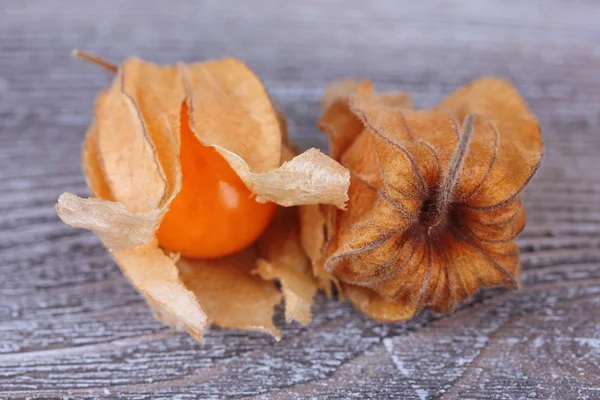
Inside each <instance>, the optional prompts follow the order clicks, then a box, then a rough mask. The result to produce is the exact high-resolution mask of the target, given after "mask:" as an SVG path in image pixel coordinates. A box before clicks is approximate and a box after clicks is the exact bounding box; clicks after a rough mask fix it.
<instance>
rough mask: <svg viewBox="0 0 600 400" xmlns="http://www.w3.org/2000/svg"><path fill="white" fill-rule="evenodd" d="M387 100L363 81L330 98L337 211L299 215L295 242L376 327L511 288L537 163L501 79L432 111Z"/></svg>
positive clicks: (511, 92)
mask: <svg viewBox="0 0 600 400" xmlns="http://www.w3.org/2000/svg"><path fill="white" fill-rule="evenodd" d="M392 98H394V99H396V100H397V99H402V98H403V96H402V95H396V96H393V97H392ZM404 98H406V97H404ZM389 99H390V96H389V95H388V96H382V95H381V94H378V93H376V92H375V91H374V90H373V88H372V86H371V84H370V83H369V82H363V83H360V84H358V83H356V82H355V81H351V80H350V81H349V80H346V81H342V82H341V83H337V84H334V85H332V86H330V87H329V88H328V90H327V91H326V94H325V96H324V101H323V108H324V111H323V115H322V117H321V120H320V121H319V125H320V127H321V128H322V130H323V131H324V132H325V134H327V136H328V137H329V140H330V144H331V154H332V156H333V157H334V159H336V160H338V161H340V163H341V164H342V165H344V166H345V167H347V168H348V169H349V170H350V173H351V184H350V188H349V201H348V205H347V209H346V210H345V211H342V210H335V209H333V208H331V207H321V208H316V207H314V206H311V208H310V209H303V210H302V215H304V217H305V218H304V219H303V224H302V230H303V232H302V237H306V238H312V240H306V241H303V244H304V246H305V248H306V250H307V253H308V254H309V256H310V257H311V261H312V262H313V265H314V264H315V263H316V264H322V265H324V268H323V269H324V273H323V274H322V275H317V276H319V277H321V278H322V279H325V277H326V275H324V274H329V275H330V276H332V277H333V279H337V280H339V281H340V282H341V284H342V287H343V291H344V292H345V295H346V296H347V297H348V298H349V300H350V301H351V302H352V303H354V304H355V305H356V307H357V308H359V309H360V310H361V311H362V312H363V313H365V314H367V315H369V316H371V317H373V318H375V319H379V320H384V321H399V320H406V319H409V318H411V317H412V316H414V315H415V314H417V313H418V312H419V311H420V310H421V309H423V308H424V307H430V308H432V309H434V310H436V311H438V312H448V311H451V310H453V309H454V308H455V307H456V306H457V305H458V304H460V303H462V302H464V301H466V300H468V299H469V298H470V297H471V296H472V295H473V294H474V293H475V292H477V291H479V290H480V289H482V288H485V287H490V286H498V285H502V286H508V287H513V288H515V287H518V286H519V284H520V264H519V252H518V248H517V246H516V244H515V243H514V238H515V237H516V236H517V235H518V234H519V233H520V232H521V230H522V229H523V227H524V225H525V210H524V208H523V207H522V201H521V197H522V196H521V193H522V190H523V188H524V187H525V186H526V184H527V183H528V182H529V181H530V179H531V178H532V176H533V174H534V173H535V171H536V170H537V169H538V167H539V165H540V162H541V159H542V156H543V144H542V139H541V134H540V129H539V125H538V122H537V120H536V119H535V117H534V116H533V115H532V114H531V112H530V111H529V110H528V108H527V106H526V104H525V102H524V101H523V100H522V99H521V97H520V96H519V94H518V92H517V91H516V90H515V89H514V88H513V87H512V85H511V84H510V83H508V82H506V81H504V80H501V79H497V78H483V79H480V80H477V81H474V82H472V83H471V84H469V85H466V86H465V87H463V88H461V89H459V90H457V91H456V92H455V93H453V94H452V95H450V96H449V97H448V98H446V99H445V100H444V101H443V102H442V103H441V104H440V105H439V106H437V107H434V108H431V109H429V110H419V111H414V110H411V109H410V103H409V102H408V101H407V102H405V103H402V102H398V101H395V102H394V101H390V100H389ZM323 231H324V232H325V234H323V233H322V232H323Z"/></svg>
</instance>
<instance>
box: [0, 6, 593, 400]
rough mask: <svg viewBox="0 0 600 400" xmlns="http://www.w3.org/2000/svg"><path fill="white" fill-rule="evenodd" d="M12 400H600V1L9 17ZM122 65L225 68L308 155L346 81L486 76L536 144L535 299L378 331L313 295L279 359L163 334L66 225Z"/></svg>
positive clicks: (455, 81)
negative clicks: (87, 139) (309, 313)
mask: <svg viewBox="0 0 600 400" xmlns="http://www.w3.org/2000/svg"><path fill="white" fill-rule="evenodd" d="M0 8H1V9H2V17H1V23H0V189H1V193H2V194H1V195H0V399H5V398H6V399H8V398H11V399H12V398H27V397H30V398H43V397H50V398H52V397H60V396H63V397H64V398H90V399H91V398H99V397H120V398H131V399H134V398H135V399H141V398H165V399H166V398H174V397H177V398H180V399H187V398H190V399H192V398H198V397H201V398H221V397H249V398H260V399H263V398H265V399H266V398H315V397H330V398H378V399H381V398H394V399H396V398H402V399H412V398H415V399H426V398H427V399H429V398H447V399H456V398H476V399H479V398H481V399H490V398H498V399H516V398H543V399H571V398H572V399H575V398H590V399H591V398H598V397H600V378H599V376H600V325H599V324H598V321H599V320H600V313H599V311H598V310H600V307H599V306H600V268H599V266H600V172H599V171H600V158H598V154H599V153H600V128H599V127H600V114H599V113H598V104H600V79H599V75H598V71H600V26H599V25H598V23H597V17H598V15H600V3H598V2H595V1H591V0H588V1H580V2H569V1H566V0H543V1H542V0H538V1H529V2H523V1H517V0H507V1H503V2H492V1H490V2H485V1H474V0H473V1H466V0H452V1H442V0H438V1H431V2H411V1H405V2H397V1H393V0H385V1H373V2H362V1H359V0H350V1H344V0H331V1H326V2H322V1H316V0H309V1H304V2H302V3H301V4H300V3H297V2H276V1H272V0H259V1H252V2H234V1H201V2H197V1H190V0H185V1H180V2H176V3H173V4H169V5H166V3H164V2H163V3H158V2H157V3H152V2H142V1H139V0H138V1H131V2H117V1H114V0H111V1H93V2H79V1H75V0H44V1H42V0H32V1H26V2H24V1H17V0H2V1H0ZM74 47H80V48H84V49H86V50H90V51H93V52H96V53H98V54H101V55H103V56H105V57H107V58H109V59H111V60H114V61H117V62H118V61H119V60H121V59H123V58H125V57H127V56H130V55H139V56H142V57H144V58H147V59H149V60H153V61H156V62H161V63H169V62H174V61H178V60H183V61H193V60H203V59H207V58H217V57H223V56H236V57H239V58H241V59H243V60H245V61H247V62H248V63H249V64H250V65H251V66H252V67H253V68H254V69H255V70H256V71H257V72H258V74H259V75H260V76H261V77H262V78H263V79H264V80H265V82H266V83H267V85H268V88H269V90H270V91H271V94H272V96H273V98H274V99H275V101H276V102H277V103H278V104H279V105H280V106H281V108H282V109H283V110H284V112H285V114H286V115H287V117H288V120H289V124H290V130H291V133H292V136H293V138H294V139H295V140H296V141H297V142H298V143H299V144H300V145H301V147H303V148H308V147H310V146H318V147H321V148H324V147H325V143H326V142H325V140H324V138H323V136H322V135H320V134H319V132H318V130H317V128H316V126H315V121H316V120H317V118H318V115H319V99H320V96H321V93H322V90H323V87H324V86H325V85H326V84H327V83H329V82H330V81H332V80H335V79H338V78H341V77H344V76H349V75H353V76H358V77H361V78H372V79H373V80H374V82H375V85H376V86H377V87H378V88H380V89H388V90H392V89H395V90H407V91H410V92H412V93H413V94H414V97H415V102H416V104H417V106H419V107H426V106H429V105H431V104H434V103H435V102H436V101H439V100H440V99H441V98H442V97H443V96H444V95H445V94H446V93H448V92H449V91H451V90H453V89H455V88H456V87H458V86H460V85H461V84H463V83H465V82H468V81H469V80H471V79H474V78H476V77H478V76H481V75H486V74H494V75H499V76H503V77H506V78H509V79H511V80H513V81H514V82H515V84H516V85H517V86H518V87H519V89H520V90H521V91H522V93H523V96H524V97H525V98H526V100H527V101H528V102H529V104H530V106H531V108H532V109H533V111H534V112H535V113H536V114H537V115H538V116H539V118H540V121H541V123H542V126H543V130H544V139H545V143H546V149H547V151H546V158H545V161H544V164H543V167H542V168H541V170H540V172H539V174H538V176H537V177H536V178H535V179H534V181H533V183H532V185H531V187H530V188H529V189H528V190H527V192H526V197H525V202H526V206H527V211H528V221H529V223H528V226H527V228H526V230H525V232H524V233H523V235H522V236H521V237H520V239H519V245H520V247H521V250H522V252H523V256H522V259H523V266H524V274H523V289H521V290H520V291H518V292H506V291H503V290H488V291H485V292H483V293H481V294H479V295H478V296H477V297H476V299H475V300H474V301H472V302H471V303H469V304H467V305H465V306H464V307H462V308H461V309H460V310H458V311H457V312H456V313H455V314H454V315H451V316H439V315H435V314H433V313H430V312H424V313H422V314H421V315H419V316H418V317H417V318H415V319H414V320H412V321H409V322H407V323H402V324H382V323H378V322H374V321H371V320H369V319H368V318H366V317H364V316H362V315H360V314H359V313H358V312H357V311H356V310H354V309H353V308H352V307H351V306H350V305H349V304H348V303H345V302H335V301H334V302H328V301H326V299H325V298H324V297H322V296H321V297H319V298H318V301H317V304H316V306H315V310H314V312H315V320H314V321H313V323H312V324H311V325H310V326H309V327H300V326H299V325H296V324H290V325H286V324H285V322H284V318H283V315H282V313H281V312H279V313H278V314H277V316H276V322H277V323H278V324H279V325H280V326H282V336H283V340H282V341H281V342H280V343H275V342H274V341H273V340H272V339H271V338H269V337H266V336H263V335H259V334H246V333H240V332H233V331H227V330H221V329H212V330H211V331H210V332H209V333H208V335H207V337H206V344H204V345H202V344H199V343H197V342H195V341H194V340H193V339H191V338H189V337H187V336H186V335H184V334H180V333H176V332H172V331H171V330H169V329H167V328H164V327H162V326H161V325H160V324H159V323H157V322H155V321H154V320H153V319H152V317H151V313H150V312H149V310H148V309H147V308H146V306H145V305H144V303H143V301H142V299H141V298H140V296H139V295H138V294H137V293H136V292H135V290H134V289H132V288H131V287H130V286H129V284H128V282H127V281H126V279H125V278H124V277H123V276H122V275H121V273H120V272H119V270H118V268H117V267H116V265H115V264H114V262H113V261H112V260H111V258H110V256H109V255H108V254H107V253H106V252H105V251H104V250H103V249H102V246H101V245H100V243H99V241H98V240H97V239H96V238H95V237H93V235H91V234H89V233H86V232H81V231H77V230H73V229H70V228H68V227H66V226H65V225H63V224H62V223H61V222H60V221H59V220H58V218H57V217H56V216H55V213H54V210H53V203H54V202H55V201H56V199H57V198H58V196H59V194H60V193H61V192H63V191H67V190H68V191H73V192H76V193H79V194H82V195H83V194H86V193H87V189H86V188H85V183H84V179H83V176H82V174H81V172H80V167H79V151H80V146H81V141H82V137H83V133H84V132H85V129H86V126H87V124H88V123H89V121H90V118H91V114H92V109H93V99H94V96H95V94H96V93H97V91H98V90H100V89H101V88H102V87H103V86H104V85H106V83H107V82H108V76H107V75H106V74H104V73H103V72H101V71H98V70H96V69H95V68H93V67H91V66H89V65H84V64H83V63H79V62H77V61H74V60H72V59H71V58H70V57H69V54H70V51H71V49H72V48H74Z"/></svg>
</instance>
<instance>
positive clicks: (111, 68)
mask: <svg viewBox="0 0 600 400" xmlns="http://www.w3.org/2000/svg"><path fill="white" fill-rule="evenodd" d="M71 55H72V56H73V57H75V58H79V59H80V60H83V61H87V62H91V63H92V64H96V65H97V66H99V67H102V68H104V69H105V70H107V71H108V72H112V73H113V74H116V73H117V72H118V71H119V67H118V66H117V65H115V64H111V63H109V62H108V61H106V60H105V59H103V58H100V57H98V56H95V55H93V54H90V53H86V52H85V51H81V50H78V49H74V50H73V51H72V52H71Z"/></svg>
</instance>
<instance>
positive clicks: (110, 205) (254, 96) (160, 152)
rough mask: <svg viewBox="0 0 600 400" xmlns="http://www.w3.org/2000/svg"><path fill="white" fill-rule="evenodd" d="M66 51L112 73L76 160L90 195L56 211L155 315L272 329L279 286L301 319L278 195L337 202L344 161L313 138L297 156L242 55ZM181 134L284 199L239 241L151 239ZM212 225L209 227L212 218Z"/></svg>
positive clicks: (300, 265) (171, 188) (176, 180)
mask: <svg viewBox="0 0 600 400" xmlns="http://www.w3.org/2000/svg"><path fill="white" fill-rule="evenodd" d="M75 55H76V56H77V57H79V58H82V59H85V60H88V61H91V62H93V63H95V64H98V65H100V66H102V67H103V68H105V69H106V70H108V71H109V72H111V73H116V75H115V77H114V79H113V81H112V84H111V85H110V86H109V87H108V88H106V89H105V90H103V91H102V92H101V93H100V94H99V96H98V98H97V101H96V109H95V114H94V121H93V122H92V124H91V125H90V128H89V130H88V133H87V135H86V138H85V141H84V149H83V167H84V172H85V175H86V179H87V183H88V186H89V187H90V191H91V192H92V194H93V196H94V197H93V198H89V199H84V198H80V197H78V196H76V195H74V194H71V193H64V194H63V195H62V196H61V197H60V198H59V200H58V204H57V205H56V210H57V213H58V215H59V217H60V218H61V219H62V220H63V221H64V222H65V223H67V224H69V225H71V226H73V227H78V228H85V229H89V230H91V231H92V232H94V233H96V234H97V235H98V237H99V238H100V239H101V240H102V242H103V243H104V245H105V246H106V247H107V249H108V250H109V251H110V252H111V254H112V255H113V256H114V258H115V260H116V261H117V263H118V264H119V266H120V267H121V269H122V270H123V272H124V273H125V275H126V276H127V277H128V278H129V279H130V281H131V282H132V284H133V285H134V286H135V287H136V288H137V289H138V290H139V291H140V292H141V293H142V294H143V296H144V297H145V298H146V300H147V302H148V304H149V305H150V306H151V307H152V309H153V310H154V312H155V315H156V316H157V317H158V318H159V319H160V320H162V321H163V322H165V323H167V324H169V325H173V326H177V327H180V328H183V329H186V330H187V331H188V332H189V333H190V334H191V335H192V336H194V337H195V338H198V339H201V337H202V334H203V332H204V331H205V330H206V329H207V328H208V327H209V326H210V325H211V324H213V323H214V324H216V325H219V326H221V327H225V328H233V329H244V330H258V331H264V332H269V333H271V334H272V335H274V336H275V337H279V331H278V329H277V328H276V327H275V325H274V324H273V320H272V316H273V312H274V307H275V306H276V305H277V304H279V303H280V302H281V300H282V297H283V298H284V299H285V302H286V317H287V319H288V320H296V321H298V322H300V323H302V324H307V323H308V322H309V321H310V319H311V305H312V301H313V297H314V294H315V292H316V290H317V288H316V284H315V281H314V278H313V276H312V274H311V273H310V271H309V269H308V268H309V261H308V259H307V258H306V256H305V254H304V253H303V251H302V249H301V246H300V238H299V226H298V220H297V208H295V207H287V206H296V205H300V204H319V203H326V204H333V205H336V206H339V207H343V206H344V203H345V201H346V199H347V196H346V189H347V187H348V181H349V174H348V171H347V170H346V169H345V168H343V167H342V166H341V165H339V164H338V163H336V162H334V161H333V160H331V159H330V158H329V157H327V156H326V155H324V154H322V153H320V152H319V151H318V150H315V149H311V150H308V151H306V152H304V153H302V154H300V155H297V156H295V154H296V153H295V151H294V148H293V146H292V145H291V144H290V142H289V141H288V139H287V135H286V132H285V129H286V125H285V121H284V119H283V116H282V115H281V113H279V112H278V111H277V109H276V108H275V107H274V105H273V104H272V102H271V100H270V98H269V95H268V93H267V91H266V88H265V87H264V85H263V84H262V82H261V81H260V79H259V78H258V77H257V76H256V75H255V74H254V73H253V72H252V71H251V70H250V69H249V68H248V67H247V66H246V65H245V64H244V63H242V62H241V61H239V60H236V59H232V58H226V59H223V60H217V61H206V62H202V63H195V64H177V65H174V66H158V65H154V64H151V63H147V62H144V61H142V60H139V59H136V58H131V59H128V60H126V61H125V62H124V63H122V64H121V65H119V66H118V67H117V66H115V65H112V64H110V63H108V62H106V61H104V60H102V59H100V58H98V57H95V56H92V55H89V54H87V53H83V52H76V53H75ZM184 111H188V112H189V118H184V117H182V116H188V114H186V113H185V112H184ZM192 133H193V135H192ZM183 134H186V135H187V137H185V138H182V135H183ZM182 139H185V140H182ZM195 140H196V141H197V142H194V141H195ZM186 143H187V145H186ZM190 143H192V144H198V143H200V144H201V145H202V146H206V147H211V148H212V149H214V151H216V152H218V154H219V155H220V156H222V158H223V159H224V160H225V161H226V163H227V164H228V166H229V167H230V168H231V170H233V171H234V174H235V175H237V177H239V179H241V181H242V182H243V185H245V187H246V188H247V189H248V190H249V191H250V192H251V194H252V195H254V196H256V198H257V199H260V200H261V201H271V202H273V203H276V204H278V205H281V206H286V207H278V208H277V210H276V211H275V216H274V218H273V220H272V221H271V223H270V225H269V226H268V227H267V228H266V230H265V231H264V232H263V233H262V235H261V236H260V237H259V238H258V240H256V241H255V242H254V243H252V244H251V245H250V246H248V247H247V248H246V249H244V250H240V251H238V252H235V253H234V254H231V255H228V256H223V257H220V258H214V259H207V258H204V259H203V258H194V259H192V258H186V257H185V256H183V255H182V254H173V253H171V252H169V251H167V250H166V249H165V248H163V247H161V245H160V242H159V241H158V240H157V229H158V228H159V226H160V225H161V222H162V221H163V219H164V218H165V215H166V214H167V213H168V212H169V211H170V209H172V208H174V206H173V201H174V199H175V198H176V197H177V196H178V195H180V194H181V193H182V187H183V186H184V184H183V183H182V175H183V173H184V170H185V168H182V162H181V157H180V155H181V154H183V150H189V149H190V148H191V147H190ZM186 146H187V147H186ZM184 147H186V148H185V149H184ZM202 154H206V153H202ZM203 161H207V158H206V157H205V158H204V159H203ZM203 171H204V169H200V170H199V171H198V173H199V174H202V172H203ZM192 175H193V174H188V175H187V177H188V178H189V177H190V176H192ZM188 183H189V182H188ZM193 183H194V182H192V185H193ZM198 186H199V190H206V185H198ZM193 200H194V198H192V202H193ZM200 204H204V203H200ZM184 222H185V219H184ZM209 228H212V229H214V231H215V232H217V228H218V226H209ZM219 232H221V231H219ZM224 240H228V238H227V237H225V238H224ZM275 280H277V281H279V282H280V283H281V291H280V290H279V288H278V287H277V285H276V284H275V282H274V281H275Z"/></svg>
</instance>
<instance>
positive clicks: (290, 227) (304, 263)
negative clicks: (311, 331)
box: [255, 208, 317, 325]
mask: <svg viewBox="0 0 600 400" xmlns="http://www.w3.org/2000/svg"><path fill="white" fill-rule="evenodd" d="M258 248H259V254H260V258H259V259H258V261H257V269H256V271H255V272H256V273H257V274H258V275H260V276H261V277H262V278H263V279H265V280H269V281H270V280H278V281H279V282H280V283H281V290H282V292H283V295H284V298H285V317H286V320H287V321H288V322H291V321H298V322H299V323H300V324H302V325H307V324H308V323H309V322H310V321H311V319H312V313H311V307H312V304H313V299H314V296H315V294H316V292H317V285H316V283H315V278H314V277H313V274H312V271H311V268H310V261H309V259H308V257H307V256H306V253H305V252H304V250H303V249H302V245H301V243H300V225H299V221H298V213H297V209H296V208H285V209H284V208H282V209H279V210H278V213H277V214H276V215H275V217H274V218H273V221H272V222H271V224H270V226H269V228H267V230H266V231H265V233H264V234H263V235H262V236H261V238H260V240H259V241H258Z"/></svg>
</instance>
